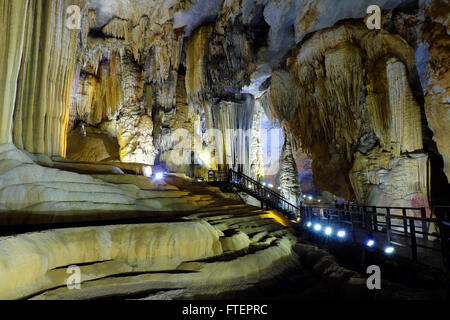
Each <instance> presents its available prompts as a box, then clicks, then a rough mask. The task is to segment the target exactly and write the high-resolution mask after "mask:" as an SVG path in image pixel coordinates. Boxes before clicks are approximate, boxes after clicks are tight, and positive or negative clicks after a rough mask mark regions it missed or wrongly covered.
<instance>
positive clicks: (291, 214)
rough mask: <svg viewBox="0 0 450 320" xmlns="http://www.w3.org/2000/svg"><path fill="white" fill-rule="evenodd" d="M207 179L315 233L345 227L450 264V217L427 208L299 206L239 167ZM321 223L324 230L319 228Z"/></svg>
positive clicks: (405, 252) (416, 256) (352, 234)
mask: <svg viewBox="0 0 450 320" xmlns="http://www.w3.org/2000/svg"><path fill="white" fill-rule="evenodd" d="M208 182H209V183H211V184H214V185H216V186H219V187H221V188H223V189H229V191H241V192H245V193H247V194H249V195H251V196H252V197H254V198H255V199H257V200H259V201H260V202H261V207H262V208H264V207H266V208H271V209H275V210H277V211H279V212H281V213H282V214H284V215H285V216H286V217H287V218H288V219H289V220H290V221H291V222H292V223H293V224H295V225H297V226H298V225H301V226H302V227H303V228H311V229H312V230H311V232H325V230H326V229H327V228H329V229H327V230H328V232H330V230H331V233H330V234H329V235H327V236H330V237H331V236H336V234H335V233H336V232H338V231H345V237H346V238H349V239H351V240H352V241H354V242H356V243H361V245H367V241H368V240H373V241H374V243H375V245H376V246H377V247H380V248H386V247H389V246H392V247H394V248H395V252H396V254H400V255H402V256H405V257H410V258H411V259H413V260H416V261H420V262H422V263H425V264H428V265H430V266H433V267H438V268H442V269H446V270H448V269H450V222H449V221H448V220H445V218H444V220H443V219H432V218H430V217H427V216H426V209H425V208H406V207H374V206H358V205H340V206H339V205H336V206H334V207H325V206H304V205H300V206H296V205H294V204H292V203H289V202H288V201H287V199H285V198H284V197H282V196H281V195H280V194H279V193H277V192H275V191H273V190H271V189H270V188H267V187H265V186H263V185H262V184H261V183H259V182H257V181H256V180H254V179H252V178H250V177H248V176H246V175H244V174H243V173H240V172H236V171H234V170H223V171H210V172H209V173H208ZM316 225H320V230H314V227H315V226H316Z"/></svg>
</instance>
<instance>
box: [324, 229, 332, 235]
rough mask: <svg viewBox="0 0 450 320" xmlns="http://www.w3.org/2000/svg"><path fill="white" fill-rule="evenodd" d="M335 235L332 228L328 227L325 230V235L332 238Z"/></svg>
mask: <svg viewBox="0 0 450 320" xmlns="http://www.w3.org/2000/svg"><path fill="white" fill-rule="evenodd" d="M332 233H333V229H331V228H330V227H326V228H325V234H326V235H327V236H330V235H331V234H332Z"/></svg>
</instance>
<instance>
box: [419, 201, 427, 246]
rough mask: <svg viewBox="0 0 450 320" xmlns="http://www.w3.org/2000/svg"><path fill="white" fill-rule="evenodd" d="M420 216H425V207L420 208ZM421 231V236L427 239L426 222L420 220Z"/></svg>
mask: <svg viewBox="0 0 450 320" xmlns="http://www.w3.org/2000/svg"><path fill="white" fill-rule="evenodd" d="M420 216H421V217H422V219H426V218H427V210H426V209H425V208H420ZM422 232H423V233H424V234H423V238H424V239H425V240H428V234H427V233H428V223H427V222H426V221H422Z"/></svg>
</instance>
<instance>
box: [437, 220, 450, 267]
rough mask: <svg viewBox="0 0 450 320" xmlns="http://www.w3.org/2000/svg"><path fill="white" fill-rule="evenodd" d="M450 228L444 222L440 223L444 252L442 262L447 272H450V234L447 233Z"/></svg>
mask: <svg viewBox="0 0 450 320" xmlns="http://www.w3.org/2000/svg"><path fill="white" fill-rule="evenodd" d="M448 227H449V226H447V225H446V223H445V222H443V221H442V220H440V221H439V231H440V234H441V250H442V262H443V264H444V268H446V269H447V271H449V270H450V247H449V243H448V238H449V234H448V232H447V228H448Z"/></svg>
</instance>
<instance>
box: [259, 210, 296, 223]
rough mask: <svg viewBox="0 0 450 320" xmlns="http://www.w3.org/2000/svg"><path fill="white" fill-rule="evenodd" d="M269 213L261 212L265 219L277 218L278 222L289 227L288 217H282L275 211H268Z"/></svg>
mask: <svg viewBox="0 0 450 320" xmlns="http://www.w3.org/2000/svg"><path fill="white" fill-rule="evenodd" d="M266 212H267V213H265V214H261V215H260V217H261V218H263V219H273V220H275V221H276V222H277V223H279V224H281V225H282V226H283V227H289V226H290V224H289V220H287V219H286V218H284V217H282V216H281V215H280V214H278V213H277V212H275V211H272V210H271V211H266Z"/></svg>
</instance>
